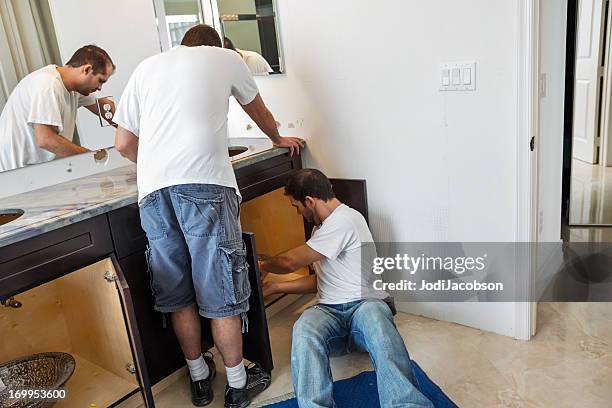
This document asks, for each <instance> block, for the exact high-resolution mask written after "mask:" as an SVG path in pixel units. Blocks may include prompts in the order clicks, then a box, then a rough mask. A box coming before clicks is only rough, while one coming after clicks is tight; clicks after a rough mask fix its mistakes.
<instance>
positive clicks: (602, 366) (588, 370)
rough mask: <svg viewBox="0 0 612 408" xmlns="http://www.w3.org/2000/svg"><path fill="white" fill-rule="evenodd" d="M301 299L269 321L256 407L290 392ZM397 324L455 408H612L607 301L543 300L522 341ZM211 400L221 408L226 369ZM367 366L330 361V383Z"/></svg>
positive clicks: (180, 395) (419, 322) (183, 391)
mask: <svg viewBox="0 0 612 408" xmlns="http://www.w3.org/2000/svg"><path fill="white" fill-rule="evenodd" d="M310 302H311V301H310V300H309V299H302V300H301V301H298V302H296V303H294V304H293V305H291V307H289V308H287V309H285V310H284V311H282V312H281V313H279V314H277V315H275V316H274V317H272V318H271V319H270V322H269V326H270V338H271V340H272V350H273V354H274V361H275V365H276V368H275V369H274V372H273V381H272V385H271V386H270V388H268V389H267V390H266V391H265V392H264V393H263V394H262V395H260V397H259V398H258V399H257V401H256V402H258V401H259V402H260V401H264V400H268V399H270V398H273V397H277V396H280V395H283V394H286V393H288V392H290V391H291V374H290V366H289V361H290V360H289V354H290V343H291V327H292V324H293V322H294V321H295V320H296V319H297V318H298V316H299V315H300V313H301V312H302V310H303V309H304V308H305V307H307V306H308V305H309V304H310ZM396 322H397V326H398V329H399V331H400V333H401V334H402V336H403V338H404V339H405V342H406V344H407V346H408V349H409V351H410V353H411V356H412V358H413V359H414V360H415V361H417V362H418V363H419V365H420V366H421V367H422V368H423V369H424V370H425V371H426V372H427V373H428V375H429V376H430V377H431V378H432V379H433V380H434V381H435V382H436V383H437V384H438V385H439V386H440V387H441V388H442V389H443V390H444V391H445V392H446V393H447V395H448V396H450V397H451V398H452V399H453V400H454V401H455V402H456V403H457V404H458V405H459V406H460V407H462V408H463V407H470V408H471V407H509V408H522V407H525V408H532V407H545V408H549V407H550V408H563V407H572V408H591V407H592V408H610V407H612V304H606V303H590V304H589V303H565V304H563V303H543V304H540V306H539V310H538V334H537V335H536V336H535V338H534V339H533V340H532V341H529V342H522V341H518V340H513V339H510V338H507V337H504V336H499V335H496V334H492V333H487V332H483V331H480V330H476V329H471V328H468V327H464V326H460V325H457V324H453V323H446V322H440V321H436V320H432V319H427V318H424V317H418V316H413V315H408V314H402V313H400V314H399V315H398V316H397V317H396ZM217 365H218V367H221V369H220V370H219V373H218V377H217V379H216V380H215V384H214V390H215V395H216V397H215V401H214V402H213V404H211V405H210V406H211V407H222V406H223V389H224V387H225V378H224V377H225V375H224V373H223V368H222V367H223V364H222V363H221V360H220V359H219V357H218V356H217ZM368 369H371V365H370V362H369V358H368V356H367V355H365V354H351V355H349V356H345V357H341V358H336V359H333V360H332V373H333V375H334V378H335V379H340V378H346V377H350V376H352V375H354V374H357V373H359V372H361V371H364V370H368ZM156 405H157V406H158V407H160V408H165V407H177V408H178V407H190V406H191V403H190V398H189V387H188V383H187V379H186V377H183V378H180V379H179V380H178V381H177V382H175V383H173V384H171V385H170V386H169V387H167V388H166V389H165V390H163V391H162V392H161V393H160V394H158V395H157V396H156Z"/></svg>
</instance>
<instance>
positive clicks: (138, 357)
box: [109, 254, 155, 408]
mask: <svg viewBox="0 0 612 408" xmlns="http://www.w3.org/2000/svg"><path fill="white" fill-rule="evenodd" d="M111 260H112V263H113V267H114V269H115V273H116V278H115V279H116V280H115V283H116V285H117V291H118V292H119V296H120V298H121V303H122V306H123V317H124V319H125V324H126V326H127V328H128V333H129V335H130V346H131V347H132V354H133V355H134V361H135V363H136V366H137V367H134V369H135V370H136V375H137V377H138V382H139V383H140V387H141V390H142V397H143V399H144V403H145V406H146V407H148V408H154V407H155V402H154V400H153V393H152V391H151V382H150V381H149V374H148V371H147V364H146V362H145V358H144V351H143V348H142V343H141V341H140V332H139V330H138V323H137V322H136V314H135V313H134V304H133V303H132V298H131V295H130V288H129V286H128V284H127V281H126V280H125V276H124V274H123V270H122V269H121V266H120V265H119V262H117V258H115V255H114V254H111ZM109 278H111V279H113V277H109Z"/></svg>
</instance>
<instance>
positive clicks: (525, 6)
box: [514, 0, 539, 340]
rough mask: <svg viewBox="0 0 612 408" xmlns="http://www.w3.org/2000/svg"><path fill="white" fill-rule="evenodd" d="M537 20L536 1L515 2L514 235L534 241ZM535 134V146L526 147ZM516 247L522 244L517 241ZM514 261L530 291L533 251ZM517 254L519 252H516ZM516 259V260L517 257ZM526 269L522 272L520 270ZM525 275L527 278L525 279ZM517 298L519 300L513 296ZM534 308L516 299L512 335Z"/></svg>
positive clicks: (524, 328)
mask: <svg viewBox="0 0 612 408" xmlns="http://www.w3.org/2000/svg"><path fill="white" fill-rule="evenodd" d="M538 19H539V0H519V1H518V18H517V22H518V27H517V31H516V32H517V46H516V52H517V64H518V65H517V71H516V72H517V81H516V83H517V85H518V89H517V94H516V95H517V99H516V108H517V127H516V129H517V135H516V143H517V148H516V151H517V160H516V166H517V179H516V192H517V194H516V198H517V203H516V204H517V206H516V209H517V214H516V220H517V225H516V236H515V242H517V243H532V242H535V241H537V207H538V206H537V191H538V190H537V188H538V186H537V154H536V153H537V118H538V112H537V109H538V105H537V98H538V91H537V84H538V56H539V52H538V44H539V43H538ZM532 137H535V141H536V149H535V150H534V151H533V152H532V151H531V149H530V141H531V138H532ZM518 246H519V247H521V246H522V245H521V244H519V245H518ZM523 249H524V253H521V254H520V256H521V258H518V259H520V260H521V261H520V262H516V265H517V268H519V270H517V271H516V277H517V294H518V293H522V294H529V293H531V292H532V290H533V283H534V279H533V278H534V277H535V258H536V254H535V251H534V246H533V245H527V246H525V247H524V248H523ZM517 255H519V254H517ZM518 259H517V260H518ZM525 270H527V271H528V273H527V274H524V273H522V271H525ZM526 277H527V278H526ZM517 300H520V299H517ZM535 310H536V307H534V305H533V304H531V303H530V302H516V306H515V312H516V314H515V330H514V337H515V338H516V339H520V340H529V339H530V338H531V336H532V331H533V327H534V324H535V323H534V322H535V318H536V313H535Z"/></svg>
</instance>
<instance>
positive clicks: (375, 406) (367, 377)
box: [266, 361, 458, 408]
mask: <svg viewBox="0 0 612 408" xmlns="http://www.w3.org/2000/svg"><path fill="white" fill-rule="evenodd" d="M411 363H412V369H413V370H414V375H415V376H416V378H417V380H418V381H419V384H420V386H421V392H422V393H423V394H424V395H425V396H426V397H427V398H429V400H430V401H431V402H432V403H433V404H434V407H436V408H458V407H457V405H455V403H454V402H453V401H451V400H450V398H448V397H447V396H446V395H445V394H444V392H442V390H441V389H440V387H438V386H437V385H436V384H435V383H434V382H433V381H431V379H430V378H429V377H428V376H427V374H425V372H423V370H422V369H421V367H419V365H418V364H417V363H415V362H414V361H412V362H411ZM334 401H336V405H337V406H338V408H379V407H380V404H379V403H378V389H377V388H376V373H374V371H366V372H363V373H361V374H358V375H356V376H354V377H351V378H347V379H346V380H340V381H334ZM266 406H267V407H270V408H298V404H297V401H296V399H295V398H291V399H289V400H287V401H282V402H277V403H275V404H272V405H266Z"/></svg>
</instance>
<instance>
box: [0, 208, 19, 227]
mask: <svg viewBox="0 0 612 408" xmlns="http://www.w3.org/2000/svg"><path fill="white" fill-rule="evenodd" d="M22 215H23V210H16V209H12V210H0V225H4V224H8V223H9V222H11V221H15V220H16V219H17V218H19V217H21V216H22Z"/></svg>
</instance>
